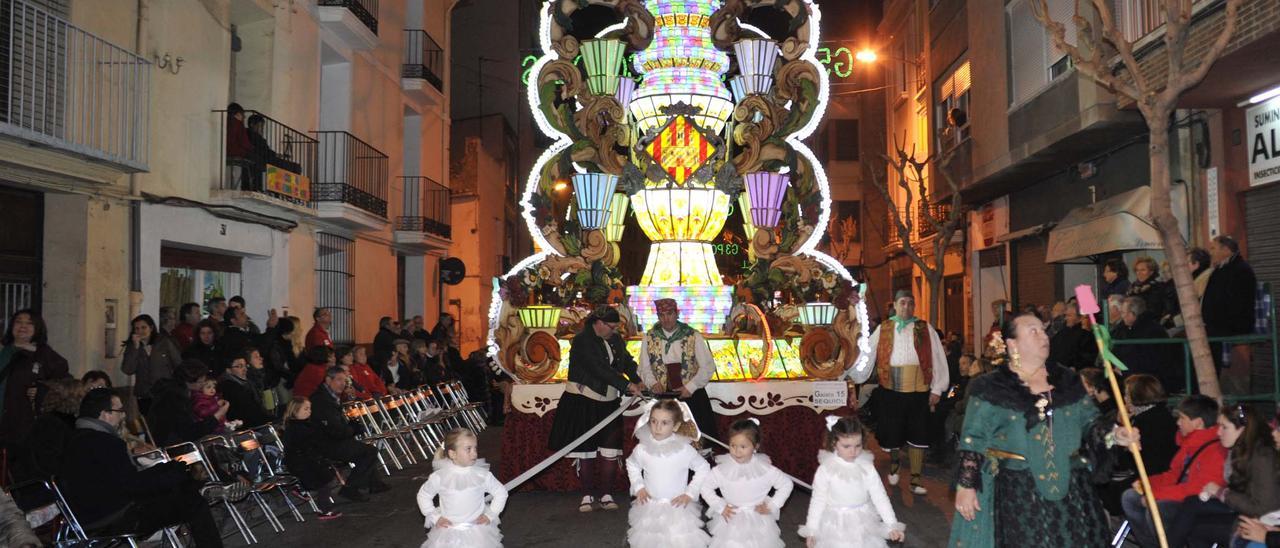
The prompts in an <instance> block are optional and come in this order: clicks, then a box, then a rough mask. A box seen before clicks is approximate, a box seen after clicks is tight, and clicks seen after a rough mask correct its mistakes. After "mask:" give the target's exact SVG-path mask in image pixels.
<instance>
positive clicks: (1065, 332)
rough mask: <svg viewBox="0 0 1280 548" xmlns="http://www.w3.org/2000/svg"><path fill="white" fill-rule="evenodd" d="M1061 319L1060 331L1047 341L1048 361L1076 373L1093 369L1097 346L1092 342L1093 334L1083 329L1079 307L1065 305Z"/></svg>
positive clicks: (1073, 303) (1073, 304)
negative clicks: (1085, 369) (1088, 368)
mask: <svg viewBox="0 0 1280 548" xmlns="http://www.w3.org/2000/svg"><path fill="white" fill-rule="evenodd" d="M1062 318H1063V326H1062V329H1061V330H1060V331H1058V332H1057V333H1054V335H1053V338H1051V339H1049V361H1050V362H1051V363H1057V364H1059V365H1065V366H1067V367H1070V368H1072V369H1075V370H1076V371H1079V370H1081V369H1084V368H1086V367H1093V362H1094V360H1096V359H1097V357H1098V344H1097V343H1096V342H1094V340H1093V334H1092V333H1090V332H1089V331H1088V330H1086V329H1085V328H1084V322H1083V318H1082V317H1081V316H1080V305H1079V304H1076V303H1075V302H1069V303H1067V304H1066V309H1065V310H1064V312H1063V316H1062Z"/></svg>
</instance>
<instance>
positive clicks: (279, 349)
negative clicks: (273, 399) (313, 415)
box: [259, 317, 306, 407]
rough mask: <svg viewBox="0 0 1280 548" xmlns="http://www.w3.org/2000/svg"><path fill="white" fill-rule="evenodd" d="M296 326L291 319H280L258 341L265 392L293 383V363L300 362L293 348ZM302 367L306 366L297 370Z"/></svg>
mask: <svg viewBox="0 0 1280 548" xmlns="http://www.w3.org/2000/svg"><path fill="white" fill-rule="evenodd" d="M296 326H297V324H295V323H293V320H292V319H290V318H287V317H286V318H280V319H279V320H276V325H275V326H274V327H267V331H266V333H263V334H262V337H261V339H259V343H260V344H261V345H262V346H261V347H259V348H260V349H261V351H262V360H263V377H262V385H263V387H264V388H266V389H267V390H271V389H274V388H276V387H277V386H280V384H281V383H284V384H285V385H286V386H291V385H292V383H293V375H294V370H293V366H294V363H296V362H298V361H301V358H299V357H298V354H297V352H295V351H294V348H293V337H294V332H295V331H297V329H296ZM299 339H301V337H299ZM303 365H306V364H299V365H298V369H299V370H301V369H302V366H303ZM282 403H283V402H282ZM277 407H279V406H277Z"/></svg>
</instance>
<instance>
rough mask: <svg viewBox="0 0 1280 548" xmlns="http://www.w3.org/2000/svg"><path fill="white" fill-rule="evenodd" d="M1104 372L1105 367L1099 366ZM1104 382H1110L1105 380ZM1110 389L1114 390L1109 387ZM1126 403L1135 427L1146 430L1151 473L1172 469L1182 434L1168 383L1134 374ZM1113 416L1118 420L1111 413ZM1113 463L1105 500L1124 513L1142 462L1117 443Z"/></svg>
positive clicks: (1145, 452) (1104, 486)
mask: <svg viewBox="0 0 1280 548" xmlns="http://www.w3.org/2000/svg"><path fill="white" fill-rule="evenodd" d="M1098 372H1099V373H1101V370H1098ZM1102 382H1106V381H1105V380H1103V381H1102ZM1108 393H1110V392H1109V391H1108ZM1124 397H1125V403H1126V405H1128V409H1129V420H1130V422H1131V423H1132V424H1133V426H1134V428H1137V429H1138V431H1139V432H1142V449H1141V454H1142V462H1143V463H1144V464H1145V465H1146V467H1147V473H1148V474H1150V475H1155V474H1161V473H1164V472H1165V471H1166V470H1168V469H1169V462H1170V460H1171V459H1173V455H1174V454H1175V453H1177V452H1178V445H1177V443H1176V441H1175V437H1176V436H1177V434H1178V425H1177V421H1176V420H1175V419H1174V418H1173V414H1172V413H1170V412H1169V407H1168V405H1167V404H1166V403H1165V399H1166V397H1167V396H1166V395H1165V392H1164V387H1162V386H1161V385H1160V381H1159V379H1156V378H1155V377H1153V376H1151V375H1142V374H1138V375H1131V376H1129V378H1126V379H1125V381H1124ZM1110 420H1111V421H1112V422H1115V421H1116V415H1115V414H1114V413H1112V414H1111V416H1110ZM1111 453H1112V459H1111V462H1112V466H1111V470H1110V474H1109V475H1108V477H1106V478H1102V479H1104V480H1106V483H1104V484H1102V485H1101V486H1100V487H1099V491H1100V494H1101V496H1102V504H1103V506H1104V507H1105V508H1106V509H1107V512H1108V513H1111V514H1112V515H1115V516H1121V515H1124V510H1123V507H1122V506H1121V503H1120V498H1121V497H1122V496H1123V495H1124V492H1125V490H1127V489H1128V488H1129V486H1130V485H1132V484H1133V480H1135V479H1137V478H1138V465H1137V463H1135V462H1134V460H1133V455H1132V454H1131V453H1130V452H1129V450H1128V449H1125V448H1122V447H1116V448H1112V449H1111Z"/></svg>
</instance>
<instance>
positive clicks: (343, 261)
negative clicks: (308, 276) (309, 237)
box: [316, 232, 356, 344]
mask: <svg viewBox="0 0 1280 548" xmlns="http://www.w3.org/2000/svg"><path fill="white" fill-rule="evenodd" d="M355 248H356V244H355V242H354V241H352V240H348V239H346V238H343V237H342V236H338V235H336V234H329V233H325V232H321V233H317V234H316V306H317V307H318V308H327V309H329V313H330V314H332V315H333V325H331V326H329V337H330V338H331V339H332V340H333V342H334V343H341V344H352V343H353V342H354V340H355V335H354V334H355V332H354V331H353V330H352V325H351V322H352V318H353V317H354V311H355V308H354V307H353V306H352V292H353V279H354V276H353V275H352V274H351V270H352V268H351V265H352V264H353V261H352V255H353V253H354V252H355Z"/></svg>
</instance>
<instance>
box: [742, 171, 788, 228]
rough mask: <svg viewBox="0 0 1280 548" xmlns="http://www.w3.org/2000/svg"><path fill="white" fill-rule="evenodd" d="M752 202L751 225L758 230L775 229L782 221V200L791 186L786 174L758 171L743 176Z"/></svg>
mask: <svg viewBox="0 0 1280 548" xmlns="http://www.w3.org/2000/svg"><path fill="white" fill-rule="evenodd" d="M742 179H743V182H745V183H746V186H747V195H748V196H749V197H750V200H751V224H753V225H755V227H756V228H773V227H775V226H778V221H779V220H781V219H782V199H783V198H784V197H786V195H787V187H789V186H790V185H791V176H790V175H787V174H785V173H773V172H770V171H757V172H754V173H748V174H746V175H743V176H742Z"/></svg>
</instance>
